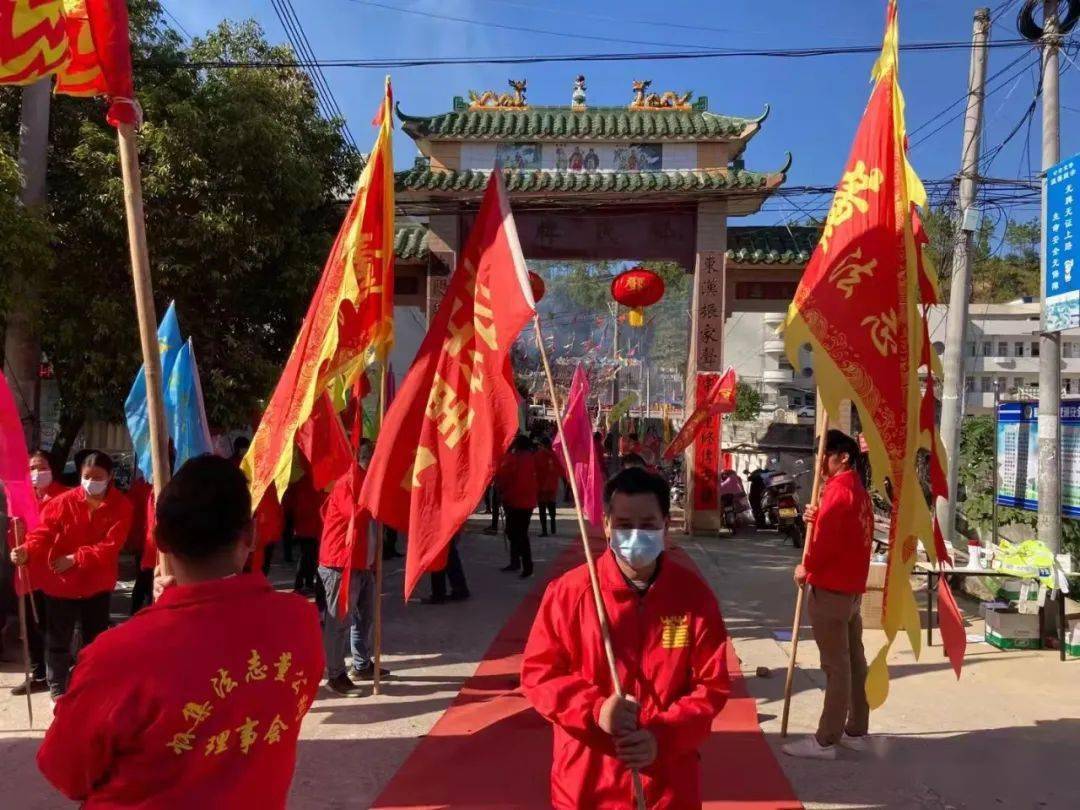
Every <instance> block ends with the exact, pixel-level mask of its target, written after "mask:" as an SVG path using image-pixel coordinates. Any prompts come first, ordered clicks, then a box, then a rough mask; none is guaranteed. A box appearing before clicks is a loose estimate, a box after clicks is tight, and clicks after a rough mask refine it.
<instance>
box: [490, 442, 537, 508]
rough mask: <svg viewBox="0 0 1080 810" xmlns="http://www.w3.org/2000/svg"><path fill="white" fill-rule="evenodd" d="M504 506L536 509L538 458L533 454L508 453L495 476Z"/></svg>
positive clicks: (521, 452) (522, 452)
mask: <svg viewBox="0 0 1080 810" xmlns="http://www.w3.org/2000/svg"><path fill="white" fill-rule="evenodd" d="M495 484H496V486H498V487H499V495H500V496H501V497H502V501H503V504H504V505H505V506H507V507H508V508H510V509H535V508H536V502H537V482H536V458H535V456H534V454H533V453H529V452H524V451H519V452H517V453H507V454H506V458H504V459H503V462H502V464H501V465H500V467H499V471H498V472H497V473H496V474H495Z"/></svg>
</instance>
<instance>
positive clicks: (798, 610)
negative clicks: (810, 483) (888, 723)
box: [780, 397, 829, 737]
mask: <svg viewBox="0 0 1080 810" xmlns="http://www.w3.org/2000/svg"><path fill="white" fill-rule="evenodd" d="M818 405H819V406H820V408H821V415H820V416H819V417H818V447H817V456H816V457H815V458H814V489H813V492H812V493H811V495H810V505H811V506H813V507H814V508H817V505H818V500H819V499H820V498H821V465H822V462H823V461H824V459H825V436H826V434H827V433H828V432H829V431H828V428H829V414H828V413H827V412H826V410H825V407H824V405H823V404H822V402H821V397H818ZM816 530H817V521H816V520H815V521H813V522H812V523H811V524H810V526H809V528H808V529H807V530H806V541H805V542H804V543H803V549H802V562H803V563H804V564H805V563H806V553H807V552H808V551H809V550H810V544H811V543H812V542H813V541H814V532H815V531H816ZM805 602H806V585H800V586H799V595H798V597H797V598H796V599H795V621H794V622H793V623H792V625H791V657H790V658H789V659H788V668H787V680H786V681H785V682H784V711H783V714H782V715H781V717H780V736H781V737H786V736H787V729H788V714H789V713H790V711H791V687H792V684H793V683H794V681H795V656H796V655H797V653H798V651H799V628H800V627H801V626H802V613H803V605H804V603H805Z"/></svg>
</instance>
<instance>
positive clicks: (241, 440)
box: [232, 436, 251, 453]
mask: <svg viewBox="0 0 1080 810" xmlns="http://www.w3.org/2000/svg"><path fill="white" fill-rule="evenodd" d="M232 447H233V452H234V453H239V452H240V451H241V450H247V449H248V448H249V447H251V439H249V438H248V437H247V436H237V437H236V438H235V439H234V440H233V443H232Z"/></svg>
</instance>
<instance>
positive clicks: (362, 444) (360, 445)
mask: <svg viewBox="0 0 1080 810" xmlns="http://www.w3.org/2000/svg"><path fill="white" fill-rule="evenodd" d="M374 446H375V442H373V441H372V440H371V439H369V438H368V437H367V436H364V437H363V438H361V439H360V441H359V442H357V443H356V449H357V450H365V449H367V448H369V447H374Z"/></svg>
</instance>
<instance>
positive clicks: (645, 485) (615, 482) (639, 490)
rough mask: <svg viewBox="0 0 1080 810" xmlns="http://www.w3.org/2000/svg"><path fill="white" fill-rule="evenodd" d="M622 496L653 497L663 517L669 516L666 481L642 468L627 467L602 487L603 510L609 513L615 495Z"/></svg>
mask: <svg viewBox="0 0 1080 810" xmlns="http://www.w3.org/2000/svg"><path fill="white" fill-rule="evenodd" d="M616 492H619V493H622V494H623V495H650V494H651V495H655V496H656V501H657V503H658V504H660V512H661V513H662V514H663V516H664V517H668V516H669V515H670V514H671V488H670V487H668V483H667V481H665V480H664V479H663V478H661V477H660V476H659V475H656V474H655V473H651V472H649V471H648V470H646V469H643V468H642V467H627V468H626V469H624V470H622V471H621V472H618V473H616V474H615V475H613V476H612V477H611V478H609V479H608V482H607V483H606V484H605V485H604V509H605V510H606V511H608V512H611V499H612V498H613V497H615V493H616Z"/></svg>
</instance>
